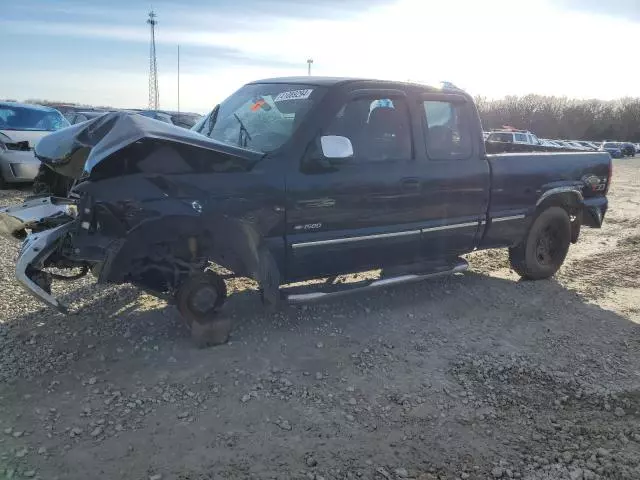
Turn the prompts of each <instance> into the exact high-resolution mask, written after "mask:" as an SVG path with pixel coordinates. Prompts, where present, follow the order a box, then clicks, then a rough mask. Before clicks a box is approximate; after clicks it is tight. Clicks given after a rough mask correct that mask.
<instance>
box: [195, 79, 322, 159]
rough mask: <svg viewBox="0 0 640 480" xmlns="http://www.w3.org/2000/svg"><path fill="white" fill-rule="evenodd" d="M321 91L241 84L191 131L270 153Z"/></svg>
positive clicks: (296, 85)
mask: <svg viewBox="0 0 640 480" xmlns="http://www.w3.org/2000/svg"><path fill="white" fill-rule="evenodd" d="M325 90H326V89H324V88H321V87H316V86H311V85H300V84H295V85H294V84H282V83H280V84H267V83H260V84H251V85H245V86H244V87H242V88H241V89H240V90H238V91H237V92H235V93H234V94H233V95H231V96H230V97H229V98H227V99H226V100H225V101H223V102H222V103H221V104H220V105H219V106H218V107H216V109H214V111H213V112H211V113H210V114H209V115H208V116H207V118H206V119H205V120H204V121H202V122H199V123H198V124H197V126H196V127H194V128H193V130H195V131H197V132H198V133H201V134H203V135H206V136H208V137H210V138H212V139H214V140H217V141H219V142H222V143H226V144H228V145H234V146H238V147H242V148H246V149H248V150H253V151H256V152H260V153H267V152H271V151H273V150H276V149H278V148H280V147H281V146H282V145H283V144H284V143H285V142H286V141H287V140H289V139H290V138H291V136H292V135H293V133H294V132H295V131H296V129H297V127H298V125H300V122H301V121H302V120H303V119H304V118H305V117H306V115H307V113H308V112H309V111H310V110H311V107H312V106H313V105H314V104H315V103H316V102H318V100H319V99H320V98H321V97H322V95H323V94H324V92H325Z"/></svg>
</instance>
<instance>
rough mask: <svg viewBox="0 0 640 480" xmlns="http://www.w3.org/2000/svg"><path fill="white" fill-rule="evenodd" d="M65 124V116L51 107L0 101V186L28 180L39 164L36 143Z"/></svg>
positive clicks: (32, 177) (35, 172)
mask: <svg viewBox="0 0 640 480" xmlns="http://www.w3.org/2000/svg"><path fill="white" fill-rule="evenodd" d="M68 126H69V122H68V121H67V119H65V118H64V117H63V116H62V114H61V113H60V112H59V111H57V110H55V109H53V108H50V107H43V106H40V105H31V104H26V103H17V102H0V188H3V187H5V186H6V184H7V183H25V182H32V181H33V179H34V178H35V177H36V175H37V174H38V168H39V167H40V160H38V159H37V158H36V157H35V155H34V154H33V148H34V147H35V145H36V143H38V141H39V140H40V139H41V138H42V137H44V136H45V135H47V134H48V133H50V132H54V131H56V130H60V129H61V128H64V127H68Z"/></svg>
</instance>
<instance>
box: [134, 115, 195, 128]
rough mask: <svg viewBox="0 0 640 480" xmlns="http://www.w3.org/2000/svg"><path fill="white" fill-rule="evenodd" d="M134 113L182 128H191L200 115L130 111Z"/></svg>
mask: <svg viewBox="0 0 640 480" xmlns="http://www.w3.org/2000/svg"><path fill="white" fill-rule="evenodd" d="M132 111H133V112H135V113H138V114H140V115H144V116H145V117H150V118H153V119H155V120H160V121H161V122H165V123H170V124H171V125H176V126H178V127H182V128H187V129H189V128H191V127H193V126H194V125H195V124H196V122H197V121H198V120H200V117H202V115H200V114H198V113H189V112H172V111H169V110H132Z"/></svg>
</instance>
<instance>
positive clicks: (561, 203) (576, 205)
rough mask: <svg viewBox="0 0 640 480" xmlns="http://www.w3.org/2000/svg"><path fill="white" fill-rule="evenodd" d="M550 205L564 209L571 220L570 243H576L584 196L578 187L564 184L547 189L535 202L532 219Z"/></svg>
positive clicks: (580, 223)
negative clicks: (563, 185) (564, 185)
mask: <svg viewBox="0 0 640 480" xmlns="http://www.w3.org/2000/svg"><path fill="white" fill-rule="evenodd" d="M550 207H560V208H563V209H564V210H566V212H567V214H568V215H569V219H570V221H571V243H576V242H577V241H578V238H579V236H580V229H581V226H582V212H583V210H584V197H583V196H582V192H581V191H580V189H579V188H577V187H569V186H566V187H556V188H552V189H549V190H547V191H546V192H544V193H543V194H542V195H541V196H540V198H539V199H538V201H537V202H536V208H535V212H534V215H533V220H535V218H536V217H537V216H538V215H540V213H542V212H544V211H545V210H547V209H548V208H550ZM532 223H533V221H532Z"/></svg>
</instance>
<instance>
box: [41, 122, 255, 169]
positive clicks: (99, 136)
mask: <svg viewBox="0 0 640 480" xmlns="http://www.w3.org/2000/svg"><path fill="white" fill-rule="evenodd" d="M146 138H151V139H160V140H168V141H172V142H177V143H182V144H189V145H193V146H196V147H201V148H205V149H207V150H212V151H216V152H222V153H227V154H230V155H235V156H239V157H247V155H252V152H248V151H247V150H244V149H241V148H236V147H232V146H230V145H226V144H222V143H219V142H216V141H214V140H211V139H210V138H208V137H205V136H204V135H200V134H199V133H195V132H192V131H191V130H186V129H184V128H180V127H176V126H174V125H170V124H168V123H164V122H160V121H158V120H154V119H151V118H147V117H145V116H142V115H138V114H134V113H128V112H112V113H107V114H106V115H102V116H100V117H97V118H94V119H91V120H89V121H87V122H83V123H78V124H76V125H72V126H70V127H67V128H64V129H62V130H58V131H57V132H54V133H51V134H50V135H47V136H46V137H44V138H43V139H42V140H41V141H40V142H39V143H38V145H37V146H36V149H35V154H36V157H38V159H40V161H42V162H43V163H45V164H47V165H48V166H49V167H50V168H52V169H53V170H55V171H56V172H58V173H60V174H61V175H65V176H68V177H73V178H78V179H79V178H84V177H88V176H90V175H91V171H92V170H93V169H94V168H95V167H96V165H98V164H99V163H100V162H102V161H103V160H105V159H106V158H107V157H109V156H110V155H111V154H113V153H115V152H117V151H119V150H121V149H123V148H125V147H127V146H128V145H131V144H132V143H135V142H138V141H140V140H142V139H146Z"/></svg>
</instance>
